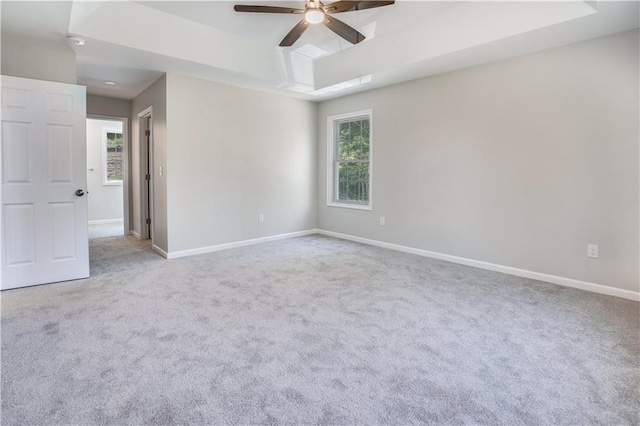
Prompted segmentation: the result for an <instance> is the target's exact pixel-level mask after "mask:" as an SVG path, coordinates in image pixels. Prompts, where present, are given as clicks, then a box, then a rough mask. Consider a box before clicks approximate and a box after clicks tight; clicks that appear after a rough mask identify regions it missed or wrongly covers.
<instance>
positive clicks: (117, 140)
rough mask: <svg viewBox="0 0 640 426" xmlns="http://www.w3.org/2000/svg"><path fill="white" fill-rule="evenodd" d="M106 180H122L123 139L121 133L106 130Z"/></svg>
mask: <svg viewBox="0 0 640 426" xmlns="http://www.w3.org/2000/svg"><path fill="white" fill-rule="evenodd" d="M106 137H107V152H106V161H105V162H106V181H107V182H122V175H123V164H124V162H123V157H122V150H123V149H124V140H123V138H122V133H116V132H107V133H106Z"/></svg>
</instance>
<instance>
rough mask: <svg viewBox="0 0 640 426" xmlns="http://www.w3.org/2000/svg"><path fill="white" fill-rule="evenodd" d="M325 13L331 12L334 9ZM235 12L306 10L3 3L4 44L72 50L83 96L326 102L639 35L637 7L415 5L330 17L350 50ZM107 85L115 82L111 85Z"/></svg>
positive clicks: (322, 35)
mask: <svg viewBox="0 0 640 426" xmlns="http://www.w3.org/2000/svg"><path fill="white" fill-rule="evenodd" d="M327 3H328V2H327ZM234 4H260V5H278V6H291V7H302V6H303V5H304V2H303V1H302V0H300V1H278V0H264V1H259V2H256V1H249V2H245V1H242V0H238V1H237V2H229V1H200V2H192V1H137V2H131V1H73V2H10V1H2V2H1V7H2V33H3V35H5V34H12V35H14V36H19V37H24V38H29V39H35V40H38V41H39V42H42V43H46V44H48V45H51V46H54V45H55V46H57V48H69V47H68V45H67V42H66V36H67V34H73V35H77V36H80V37H82V38H84V39H86V44H85V46H73V49H74V50H75V52H76V58H77V73H78V83H79V84H84V85H86V86H87V87H88V92H89V93H92V94H98V95H103V96H112V97H119V98H126V99H130V98H133V97H135V96H136V95H137V94H138V93H140V92H141V91H142V90H144V89H145V88H146V87H147V86H148V85H149V84H150V83H152V82H153V81H154V80H155V79H156V78H158V76H160V75H161V74H162V73H164V72H177V73H181V74H186V75H190V76H194V77H199V78H204V79H209V80H213V81H219V82H222V83H227V84H233V85H238V86H242V87H249V88H254V89H258V90H266V91H270V92H276V93H281V94H285V95H289V96H295V97H299V98H304V99H309V100H324V99H329V98H333V97H337V96H342V95H344V94H348V93H354V92H357V91H362V90H368V89H370V88H374V87H380V86H384V85H388V84H393V83H398V82H401V81H406V80H410V79H415V78H419V77H423V76H427V75H431V74H435V73H439V72H445V71H450V70H454V69H459V68H463V67H467V66H472V65H475V64H480V63H486V62H490V61H494V60H498V59H502V58H508V57H513V56H518V55H522V54H526V53H530V52H534V51H537V50H541V49H546V48H551V47H556V46H560V45H564V44H568V43H572V42H576V41H581V40H586V39H589V38H594V37H599V36H603V35H607V34H612V33H616V32H620V31H625V30H629V29H633V28H638V26H639V4H638V2H636V1H627V2H611V1H598V2H595V1H589V2H585V1H582V0H573V1H565V2H558V1H549V2H546V1H528V2H525V1H494V2H484V1H468V2H459V1H409V0H404V1H403V0H400V1H397V2H396V4H395V5H393V6H386V7H381V8H377V9H371V10H363V11H357V12H347V13H342V14H339V15H335V16H336V17H338V18H339V19H341V20H343V21H344V22H346V23H347V24H349V25H351V26H353V27H355V28H356V29H358V30H359V31H360V32H362V33H363V34H364V35H365V36H366V37H367V39H366V40H365V41H364V42H362V43H360V44H358V45H355V46H352V45H351V44H349V43H348V42H346V41H345V40H343V39H341V38H340V37H338V36H337V35H335V34H334V33H332V32H331V31H329V30H328V29H327V28H324V27H323V26H321V25H320V26H312V27H310V28H309V29H308V30H307V31H306V33H305V34H304V35H303V36H302V37H301V38H300V39H299V40H298V41H297V42H296V44H294V46H292V47H290V48H281V47H278V44H279V42H280V40H281V39H282V38H283V37H284V36H285V35H286V34H287V33H288V32H289V30H290V29H291V28H292V27H293V26H294V25H295V24H296V23H297V22H298V21H299V20H300V19H301V16H300V15H288V14H287V15H277V14H257V13H256V14H254V13H236V12H234V11H233V5H234ZM104 81H114V82H116V85H115V86H107V85H105V84H104Z"/></svg>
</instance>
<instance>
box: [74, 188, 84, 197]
mask: <svg viewBox="0 0 640 426" xmlns="http://www.w3.org/2000/svg"><path fill="white" fill-rule="evenodd" d="M76 195H77V196H78V197H82V196H83V195H84V191H83V190H82V189H77V190H76Z"/></svg>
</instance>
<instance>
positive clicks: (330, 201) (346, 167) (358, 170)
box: [327, 110, 372, 210]
mask: <svg viewBox="0 0 640 426" xmlns="http://www.w3.org/2000/svg"><path fill="white" fill-rule="evenodd" d="M371 118H372V111H371V110H368V111H360V112H356V113H352V114H344V115H336V116H332V117H329V118H328V119H327V121H328V141H327V146H328V162H327V163H328V170H327V205H329V206H337V207H348V208H354V209H364V210H371V139H372V138H371Z"/></svg>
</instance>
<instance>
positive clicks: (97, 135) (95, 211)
mask: <svg viewBox="0 0 640 426" xmlns="http://www.w3.org/2000/svg"><path fill="white" fill-rule="evenodd" d="M104 128H109V129H114V130H116V129H117V130H119V131H122V121H108V120H87V190H88V194H87V200H88V203H89V222H91V221H94V220H110V219H122V218H123V202H122V200H123V198H122V197H123V194H122V191H123V185H104V184H103V182H102V178H103V173H104V170H103V156H102V154H103V152H102V149H103V141H102V139H103V137H104V133H103V129H104Z"/></svg>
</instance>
